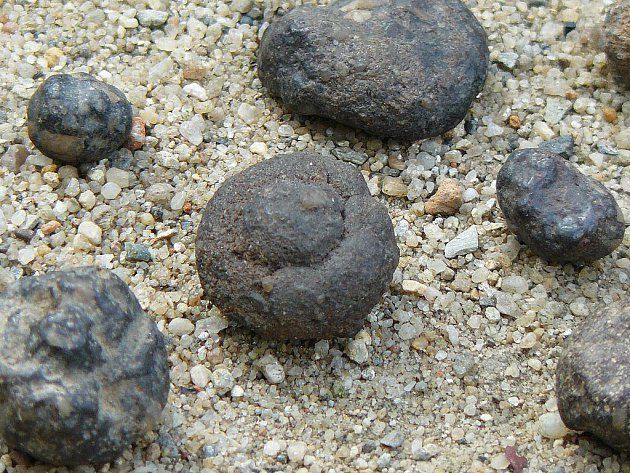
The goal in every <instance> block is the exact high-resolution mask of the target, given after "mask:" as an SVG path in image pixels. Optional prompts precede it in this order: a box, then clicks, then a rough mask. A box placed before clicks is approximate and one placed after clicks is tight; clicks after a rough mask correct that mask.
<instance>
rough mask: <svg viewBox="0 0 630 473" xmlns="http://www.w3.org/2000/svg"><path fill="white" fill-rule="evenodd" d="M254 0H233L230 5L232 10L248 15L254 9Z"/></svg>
mask: <svg viewBox="0 0 630 473" xmlns="http://www.w3.org/2000/svg"><path fill="white" fill-rule="evenodd" d="M252 6H253V1H252V0H232V3H230V10H232V11H234V12H239V13H247V12H248V11H250V10H251V9H252Z"/></svg>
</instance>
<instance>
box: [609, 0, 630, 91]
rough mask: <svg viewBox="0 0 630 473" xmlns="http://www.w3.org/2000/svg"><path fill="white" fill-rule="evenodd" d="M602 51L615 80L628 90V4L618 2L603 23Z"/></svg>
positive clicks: (623, 1) (623, 0) (629, 4)
mask: <svg viewBox="0 0 630 473" xmlns="http://www.w3.org/2000/svg"><path fill="white" fill-rule="evenodd" d="M603 30H604V41H605V45H604V50H605V51H606V56H607V57H608V66H609V68H610V70H611V72H612V74H613V77H614V78H615V80H616V81H617V82H618V83H619V84H621V85H623V86H625V87H626V88H627V89H630V3H628V1H627V0H618V1H617V2H616V3H615V4H613V5H612V6H611V7H610V10H608V14H607V15H606V20H605V21H604V28H603Z"/></svg>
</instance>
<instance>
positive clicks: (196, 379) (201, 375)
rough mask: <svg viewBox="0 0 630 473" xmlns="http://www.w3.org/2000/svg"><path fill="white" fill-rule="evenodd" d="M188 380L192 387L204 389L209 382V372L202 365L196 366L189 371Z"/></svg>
mask: <svg viewBox="0 0 630 473" xmlns="http://www.w3.org/2000/svg"><path fill="white" fill-rule="evenodd" d="M190 379H192V382H193V384H194V385H196V386H199V387H200V388H205V387H206V386H207V385H208V383H209V382H210V370H209V369H208V368H206V367H205V366H203V365H196V366H193V367H192V368H191V369H190Z"/></svg>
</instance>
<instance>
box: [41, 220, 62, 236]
mask: <svg viewBox="0 0 630 473" xmlns="http://www.w3.org/2000/svg"><path fill="white" fill-rule="evenodd" d="M60 226H61V224H60V223H59V222H58V221H57V220H51V221H50V222H46V223H45V224H43V225H42V227H41V230H42V233H43V234H44V235H52V234H53V233H55V231H57V229H58V228H59V227H60Z"/></svg>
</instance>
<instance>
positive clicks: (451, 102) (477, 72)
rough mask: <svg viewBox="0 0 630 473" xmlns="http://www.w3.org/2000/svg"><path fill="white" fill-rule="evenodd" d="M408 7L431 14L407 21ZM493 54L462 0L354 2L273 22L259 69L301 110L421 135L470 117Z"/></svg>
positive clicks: (298, 11) (378, 131)
mask: <svg viewBox="0 0 630 473" xmlns="http://www.w3.org/2000/svg"><path fill="white" fill-rule="evenodd" d="M403 11H406V12H422V14H421V15H416V14H414V13H411V14H409V15H407V14H404V15H405V18H404V20H401V12H403ZM435 25H439V26H440V27H439V28H436V27H435ZM488 58H489V53H488V47H487V44H486V34H485V32H484V30H483V28H482V27H481V25H480V24H479V23H478V21H477V20H476V18H475V17H474V15H473V14H472V13H471V12H470V11H469V10H468V9H467V8H466V6H465V5H464V4H463V3H461V2H459V1H451V0H448V1H445V0H439V1H432V2H424V1H420V0H413V1H408V0H387V1H383V2H365V1H345V2H336V3H333V4H332V5H329V6H324V7H312V6H302V7H298V8H294V9H293V10H291V11H289V12H288V13H287V14H285V15H283V16H282V17H281V18H278V19H276V21H274V22H272V23H271V24H270V26H269V27H268V28H267V30H266V31H265V33H264V35H263V37H262V40H261V44H260V49H259V53H258V70H259V76H260V80H261V82H262V84H263V85H264V86H265V87H266V88H267V90H269V92H270V93H271V94H272V95H276V96H279V97H280V98H281V99H282V100H283V101H284V102H285V104H286V105H287V106H288V108H290V109H291V110H293V111H294V112H296V113H299V114H303V115H317V116H322V117H326V118H330V119H333V120H335V121H338V122H341V123H343V124H346V125H348V126H351V127H355V128H359V129H362V130H365V131H367V132H368V133H372V134H375V135H381V136H388V137H393V138H400V139H404V140H417V139H419V138H425V137H429V136H438V135H440V134H442V133H444V132H446V131H448V130H450V129H452V128H454V127H455V126H456V125H457V124H458V123H459V122H460V121H461V120H463V119H464V117H465V115H466V113H467V112H468V109H469V108H470V105H471V103H472V101H473V100H474V98H475V97H476V95H477V94H478V93H479V92H480V90H481V89H482V87H483V84H484V81H485V77H486V71H487V67H488Z"/></svg>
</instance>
